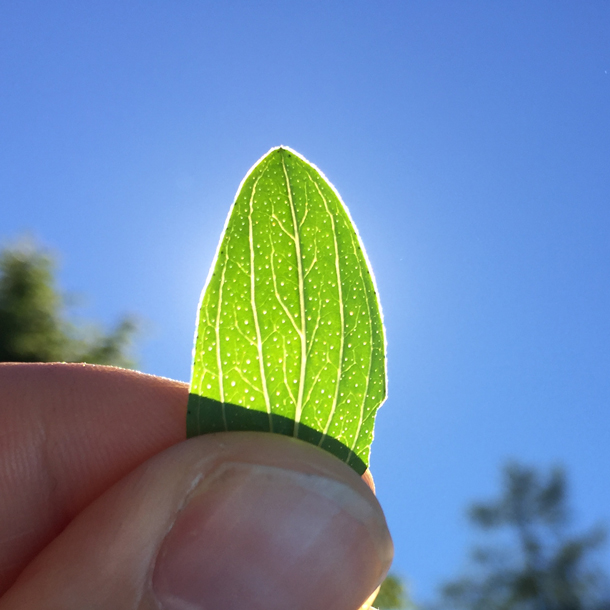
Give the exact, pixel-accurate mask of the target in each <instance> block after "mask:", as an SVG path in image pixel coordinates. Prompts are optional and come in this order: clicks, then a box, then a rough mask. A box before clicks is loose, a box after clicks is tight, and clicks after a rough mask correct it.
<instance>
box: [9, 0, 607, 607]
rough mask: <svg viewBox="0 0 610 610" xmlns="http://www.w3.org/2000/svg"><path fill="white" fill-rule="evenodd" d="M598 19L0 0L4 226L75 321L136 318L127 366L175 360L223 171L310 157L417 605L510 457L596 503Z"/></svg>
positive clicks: (355, 0) (238, 172)
mask: <svg viewBox="0 0 610 610" xmlns="http://www.w3.org/2000/svg"><path fill="white" fill-rule="evenodd" d="M609 32H610V3H608V2H606V1H602V0H599V1H597V2H595V1H586V2H575V1H574V2H566V1H557V0H552V1H551V0H549V1H539V0H535V1H532V2H525V1H514V2H503V3H501V2H489V1H487V0H481V1H470V0H463V1H460V2H454V1H449V0H447V1H432V2H430V1H424V0H418V1H412V2H411V1H409V2H390V1H384V0H377V1H376V2H366V1H364V0H350V1H349V2H347V1H332V0H331V1H326V2H318V1H311V0H310V1H308V2H301V1H297V0H291V1H290V2H289V1H283V2H282V1H279V0H277V1H256V2H246V1H243V2H239V1H233V0H227V1H226V2H205V1H202V0H199V1H187V0H179V1H173V2H169V1H160V0H149V1H147V2H143V1H135V0H134V1H131V0H129V1H127V2H126V1H123V0H122V1H120V2H119V1H118V0H104V1H103V2H102V1H90V2H76V1H53V2H48V1H47V2H42V1H33V0H23V1H22V2H18V3H17V2H3V3H1V4H0V82H1V83H2V86H1V87H0V211H1V214H0V241H1V242H2V243H4V244H6V243H9V242H11V241H12V240H15V239H16V238H17V237H18V236H20V235H23V234H29V235H33V236H35V237H36V238H37V239H38V240H39V242H40V243H42V244H44V245H46V246H48V247H49V248H51V249H52V250H54V251H56V252H57V253H58V254H59V258H60V262H61V268H60V273H59V278H60V282H61V286H62V288H63V289H64V290H66V291H69V292H74V293H77V294H81V295H83V301H82V305H81V307H79V308H78V310H77V313H78V314H79V315H81V316H82V317H84V318H93V319H98V320H101V321H103V322H104V323H106V324H111V323H112V322H113V321H115V320H116V319H117V318H118V317H119V316H120V315H121V314H122V313H125V312H133V313H135V314H138V315H139V316H141V318H142V319H143V320H144V321H145V334H144V337H143V339H142V341H141V342H140V344H139V347H138V355H139V359H140V363H141V369H142V370H144V371H145V372H148V373H153V374H159V375H165V376H169V377H175V378H178V379H182V380H185V381H188V378H189V373H190V357H191V348H192V338H193V330H194V324H195V315H196V307H197V302H198V299H199V293H200V290H201V288H202V286H203V283H204V281H205V278H206V275H207V271H208V267H209V265H210V263H211V261H212V257H213V255H214V251H215V248H216V245H217V241H218V237H219V235H220V231H221V229H222V227H223V224H224V220H225V216H226V214H227V212H228V209H229V206H230V204H231V202H232V200H233V197H234V194H235V191H236V189H237V186H238V185H239V183H240V181H241V179H242V178H243V176H244V174H245V173H246V172H247V170H248V169H249V168H250V166H251V165H252V164H253V163H254V162H255V161H256V160H257V159H258V158H260V157H261V156H262V155H263V154H264V153H265V152H266V151H267V150H268V149H269V148H271V147H272V146H277V145H279V144H286V145H288V146H290V147H292V148H294V149H296V150H297V151H299V152H300V153H301V154H303V155H304V156H305V157H307V158H308V159H309V160H310V161H312V162H313V163H315V164H316V165H317V166H318V167H320V168H321V169H322V170H323V171H324V173H325V174H326V175H327V176H328V178H329V179H330V180H331V181H332V182H333V183H334V185H335V186H336V187H337V188H338V190H339V192H340V193H341V195H342V196H343V199H344V200H345V202H346V203H347V205H348V206H349V208H350V212H351V214H352V217H353V218H354V220H355V222H356V224H357V225H358V228H359V231H360V234H361V236H362V239H363V241H364V243H365V245H366V248H367V251H368V254H369V257H370V259H371V262H372V265H373V268H374V270H375V274H376V277H377V282H378V287H379V291H380V295H381V300H382V305H383V308H384V313H385V320H386V326H387V337H388V346H389V353H388V356H389V392H390V394H389V399H388V401H387V403H386V404H385V405H384V407H382V410H381V411H380V413H379V417H378V425H377V436H376V441H375V443H374V445H373V454H372V467H373V473H374V474H375V476H376V480H377V483H378V493H379V497H380V499H381V501H382V503H383V505H384V507H385V509H386V513H387V516H388V521H389V524H390V528H391V530H392V533H393V536H394V540H395V544H396V560H395V569H396V570H397V571H398V572H399V573H401V574H403V575H404V576H406V577H408V578H409V580H410V581H411V583H412V586H413V590H414V593H415V597H416V598H417V599H428V598H430V596H431V595H432V593H433V592H434V589H435V587H436V585H437V584H438V583H439V582H440V581H441V580H442V579H444V578H446V577H450V576H453V575H455V574H456V572H457V571H458V570H459V568H460V567H461V566H463V565H464V559H465V557H466V550H467V548H468V545H469V544H470V542H472V540H473V536H472V535H471V533H470V531H469V530H468V528H467V526H466V522H465V519H464V516H463V515H464V508H465V506H466V505H467V504H468V503H469V502H471V501H473V500H476V499H479V498H485V497H490V496H492V495H493V494H494V493H495V492H496V490H497V489H498V485H499V468H500V466H501V465H502V464H503V463H504V462H505V460H507V459H509V458H515V459H519V460H522V461H524V462H526V463H532V464H534V465H539V466H543V467H545V466H549V465H551V464H554V463H561V464H564V465H565V466H566V468H567V469H568V473H569V475H570V477H571V481H572V488H571V489H572V496H571V497H572V501H573V505H574V508H575V511H574V516H575V519H576V522H575V524H576V525H577V526H580V527H583V526H587V525H590V524H592V523H594V522H596V521H599V520H606V522H610V519H609V518H610V484H609V483H608V481H610V431H609V427H610V416H609V401H610V374H609V373H610V347H609V346H610V317H609V315H608V312H609V311H610V282H609V269H610V239H609V238H608V235H609V233H610V173H609V168H610V74H609V73H610V34H609ZM602 561H603V562H604V565H605V566H606V568H607V569H608V570H609V571H610V552H609V551H608V550H606V551H605V552H604V553H603V554H602Z"/></svg>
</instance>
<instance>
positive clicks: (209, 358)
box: [187, 147, 386, 473]
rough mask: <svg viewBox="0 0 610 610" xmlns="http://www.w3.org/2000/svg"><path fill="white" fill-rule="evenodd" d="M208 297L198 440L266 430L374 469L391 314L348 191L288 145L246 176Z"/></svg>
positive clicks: (199, 347)
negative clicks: (385, 317)
mask: <svg viewBox="0 0 610 610" xmlns="http://www.w3.org/2000/svg"><path fill="white" fill-rule="evenodd" d="M211 271H212V272H211V275H210V276H209V278H208V283H207V285H206V288H205V289H204V293H203V295H202V301H201V306H200V311H199V319H198V323H197V336H196V341H195V356H194V364H193V376H192V381H191V397H190V400H189V409H188V417H187V431H188V435H189V436H193V435H196V434H203V433H206V432H217V431H222V430H265V431H271V432H277V433H280V434H287V435H291V436H296V437H298V438H301V439H303V440H306V441H309V442H311V443H314V444H316V445H318V446H320V447H322V448H323V449H326V450H328V451H330V452H331V453H333V454H334V455H336V456H337V457H339V458H340V459H341V460H343V461H345V462H347V463H348V464H350V465H351V466H352V467H353V468H355V469H356V470H357V471H358V472H360V473H362V472H364V470H365V469H366V467H367V465H368V458H369V451H370V444H371V441H372V438H373V422H374V416H375V412H376V411H377V409H378V407H379V405H380V404H381V403H382V402H383V400H384V399H385V395H386V378H385V342H384V334H383V323H382V319H381V312H380V309H379V303H378V299H377V294H376V290H375V285H374V281H373V278H372V275H371V271H370V268H369V265H368V261H367V258H366V255H365V254H364V250H363V248H362V244H361V243H360V240H359V237H358V235H357V233H356V230H355V228H354V225H353V224H352V222H351V220H350V217H349V215H348V213H347V210H346V208H345V206H344V204H343V203H342V201H341V199H340V198H339V195H338V193H337V192H336V191H335V190H334V188H333V187H332V186H331V185H330V184H329V183H328V181H327V180H326V179H325V177H324V176H323V175H322V174H321V173H320V172H319V171H318V170H317V169H316V168H315V167H314V166H312V165H311V164H310V163H308V162H307V161H305V160H304V159H303V158H302V157H300V156H299V155H298V154H296V153H294V152H293V151H291V150H289V149H287V148H281V147H280V148H276V149H273V150H271V151H270V152H269V153H268V154H267V155H266V156H265V157H263V158H262V159H261V160H260V161H259V162H258V163H257V164H256V165H255V166H254V167H253V168H252V169H251V170H250V172H249V173H248V175H247V176H246V178H245V179H244V181H243V183H242V185H241V187H240V189H239V192H238V194H237V197H236V200H235V203H234V205H233V207H232V209H231V212H230V214H229V219H228V221H227V225H226V228H225V231H224V234H223V236H222V238H221V242H220V246H219V249H218V252H217V256H216V261H215V263H214V264H213V267H212V270H211Z"/></svg>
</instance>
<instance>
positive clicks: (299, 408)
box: [281, 151, 307, 437]
mask: <svg viewBox="0 0 610 610" xmlns="http://www.w3.org/2000/svg"><path fill="white" fill-rule="evenodd" d="M281 152H282V154H281V159H282V168H283V170H284V178H285V180H286V191H287V192H288V203H289V205H290V213H291V216H292V228H293V231H294V247H295V256H296V259H297V273H298V279H299V317H300V321H301V325H300V326H301V328H300V330H299V329H298V328H297V333H298V334H299V338H300V340H301V371H300V378H299V392H298V395H297V402H296V406H295V414H294V428H293V435H294V436H297V437H298V435H299V423H300V421H301V416H302V414H303V393H304V391H305V376H306V372H307V327H306V323H305V286H304V276H303V260H302V258H301V234H300V231H299V224H298V222H297V218H296V209H295V207H294V201H293V199H292V189H291V187H290V178H289V176H288V169H287V168H286V160H285V159H284V154H285V153H284V152H283V151H281Z"/></svg>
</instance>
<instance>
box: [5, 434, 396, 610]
mask: <svg viewBox="0 0 610 610" xmlns="http://www.w3.org/2000/svg"><path fill="white" fill-rule="evenodd" d="M288 525H290V527H288ZM392 552H393V550H392V543H391V539H390V537H389V534H388V532H387V527H386V524H385V519H384V517H383V513H382V511H381V508H380V507H379V504H378V502H377V500H376V498H375V496H374V495H373V493H372V492H371V490H370V489H369V488H368V487H367V485H366V484H365V483H364V482H363V481H362V479H361V478H360V477H358V475H357V474H356V473H355V472H354V471H353V470H352V469H351V468H349V467H348V466H346V465H345V464H343V463H342V462H340V461H339V460H337V459H336V458H334V457H333V456H331V455H330V454H328V453H326V452H324V451H322V450H320V449H318V448H316V447H313V446H311V445H308V444H306V443H303V442H301V441H299V440H296V439H292V438H287V437H283V436H279V435H272V434H265V433H249V432H243V433H240V432H230V433H222V434H214V435H207V436H205V437H199V438H195V439H190V440H189V441H186V442H183V443H180V444H178V445H176V446H174V447H171V448H170V449H168V450H166V451H164V452H162V453H161V454H159V455H157V456H155V457H153V458H152V459H150V460H148V461H147V462H145V463H144V464H142V465H141V466H140V467H138V468H137V469H136V470H135V471H133V472H132V473H130V474H129V475H128V476H127V477H125V478H124V479H123V480H121V481H119V482H118V483H116V484H115V485H114V486H113V487H112V488H110V489H109V490H108V491H107V492H106V493H104V494H103V495H102V496H101V497H100V498H98V499H97V500H96V501H95V502H94V503H93V504H91V505H90V506H88V507H87V508H86V509H85V510H84V511H83V512H82V513H81V514H79V515H78V516H77V517H76V518H75V519H74V520H73V522H72V523H71V524H70V525H69V526H68V527H67V528H66V529H65V531H64V532H62V533H61V534H60V535H59V536H58V537H57V538H56V539H55V540H54V541H53V542H52V543H51V544H50V545H49V546H48V547H47V548H46V549H45V550H44V551H43V552H42V553H40V554H39V555H38V557H37V558H36V559H35V560H34V561H33V562H32V563H31V565H30V566H29V567H28V568H27V569H26V570H25V571H24V572H23V574H22V575H21V576H20V578H19V579H18V580H17V582H16V583H15V585H14V586H13V587H12V588H11V590H10V591H9V592H8V593H7V594H6V596H5V597H4V598H3V599H2V601H1V602H0V610H22V609H23V608H40V609H45V610H46V609H48V610H55V609H57V610H59V609H61V610H72V609H74V610H76V609H82V608H91V609H93V608H95V609H96V610H105V609H108V610H110V609H111V608H112V609H113V610H116V609H123V608H125V609H128V608H129V609H133V610H152V609H153V608H154V609H155V610H159V609H160V608H163V609H164V610H165V609H167V610H170V609H171V610H175V609H177V608H189V609H193V610H196V609H204V608H217V607H222V608H223V610H236V609H240V610H263V608H264V609H265V610H276V609H277V610H280V609H281V610H285V608H287V607H290V608H291V610H320V609H321V608H331V607H332V608H333V609H334V610H354V609H355V608H357V607H359V605H360V604H362V603H363V602H364V601H365V599H366V598H367V597H369V595H370V594H371V593H372V591H373V590H374V589H375V588H376V587H377V586H378V584H379V582H380V581H381V579H382V578H383V577H384V576H385V573H386V572H387V569H388V568H389V564H390V562H391V558H392ZM257 570H258V571H257ZM193 575H196V576H197V577H193ZM185 588H186V589H188V591H187V592H186V593H184V589H185ZM183 596H185V597H183ZM240 596H241V597H240Z"/></svg>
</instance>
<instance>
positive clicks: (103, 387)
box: [0, 364, 188, 595]
mask: <svg viewBox="0 0 610 610" xmlns="http://www.w3.org/2000/svg"><path fill="white" fill-rule="evenodd" d="M187 398H188V386H187V385H186V384H183V383H179V382H176V381H172V380H169V379H163V378H158V377H152V376H150V375H144V374H141V373H136V372H134V371H128V370H124V369H118V368H114V367H105V366H92V365H81V364H0V500H1V501H0V595H1V594H2V593H3V592H4V591H6V590H7V589H8V587H9V586H10V585H11V584H12V583H13V582H14V581H15V579H16V578H17V576H18V575H19V573H20V572H21V571H22V570H23V569H24V567H25V566H26V565H27V563H28V562H29V561H31V560H32V558H33V557H34V556H36V554H37V553H39V552H40V550H41V549H42V548H44V546H45V545H46V544H48V543H49V542H50V541H51V540H52V539H53V538H54V537H55V536H57V534H59V532H61V531H62V530H63V529H64V528H65V527H66V525H67V524H68V523H69V522H70V521H71V520H72V519H73V518H74V517H75V516H76V515H77V514H78V513H79V512H80V511H81V510H82V509H83V508H84V507H86V506H87V505H88V504H90V503H91V502H92V501H93V500H95V498H97V497H98V496H99V495H100V494H101V493H103V492H104V491H105V490H106V489H108V488H109V487H110V486H111V485H113V484H114V483H116V482H117V481H118V480H119V479H121V478H122V477H123V476H125V475H126V474H127V473H128V472H130V471H131V470H133V469H134V468H136V467H137V466H138V465H139V464H141V463H143V462H145V461H146V460H147V459H149V458H150V457H151V456H153V455H155V454H157V453H159V452H160V451H163V450H164V449H166V448H167V447H170V446H171V445H174V444H176V443H178V442H180V441H182V440H184V439H185V436H186V433H185V424H184V421H185V417H186V402H187Z"/></svg>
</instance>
